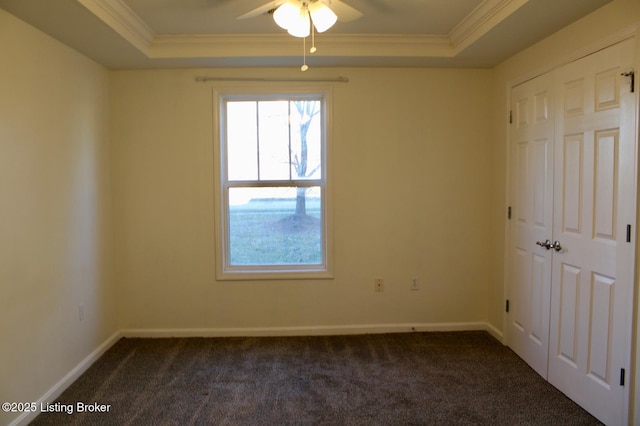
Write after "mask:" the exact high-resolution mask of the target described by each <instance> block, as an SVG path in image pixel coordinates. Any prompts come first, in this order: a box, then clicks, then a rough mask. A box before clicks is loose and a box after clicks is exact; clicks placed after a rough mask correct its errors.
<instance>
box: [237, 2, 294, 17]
mask: <svg viewBox="0 0 640 426" xmlns="http://www.w3.org/2000/svg"><path fill="white" fill-rule="evenodd" d="M284 2H285V0H273V1H270V2H269V3H267V4H263V5H262V6H260V7H257V8H255V9H253V10H250V11H249V12H247V13H245V14H242V15H240V16H238V17H237V18H236V19H249V18H255V17H256V16H260V15H264V14H265V13H267V12H269V11H270V10H272V9H276V8H277V7H278V6H280V5H281V4H282V3H284Z"/></svg>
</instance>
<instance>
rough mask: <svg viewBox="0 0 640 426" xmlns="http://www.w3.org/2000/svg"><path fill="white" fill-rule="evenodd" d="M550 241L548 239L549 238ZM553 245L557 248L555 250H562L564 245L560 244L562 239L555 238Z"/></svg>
mask: <svg viewBox="0 0 640 426" xmlns="http://www.w3.org/2000/svg"><path fill="white" fill-rule="evenodd" d="M547 241H548V240H547ZM551 247H552V248H553V249H554V250H555V251H560V250H562V246H561V245H560V241H558V240H555V241H554V242H553V245H551Z"/></svg>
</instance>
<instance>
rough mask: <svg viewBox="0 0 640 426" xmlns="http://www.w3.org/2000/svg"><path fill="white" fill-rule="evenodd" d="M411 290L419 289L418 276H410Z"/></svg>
mask: <svg viewBox="0 0 640 426" xmlns="http://www.w3.org/2000/svg"><path fill="white" fill-rule="evenodd" d="M411 290H420V278H418V277H413V278H411Z"/></svg>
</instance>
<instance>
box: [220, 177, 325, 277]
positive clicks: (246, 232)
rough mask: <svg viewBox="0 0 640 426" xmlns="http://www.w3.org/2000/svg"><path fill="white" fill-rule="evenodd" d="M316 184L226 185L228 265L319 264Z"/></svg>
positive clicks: (320, 227) (320, 224)
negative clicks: (277, 185)
mask: <svg viewBox="0 0 640 426" xmlns="http://www.w3.org/2000/svg"><path fill="white" fill-rule="evenodd" d="M321 210H322V209H321V197H320V187H311V188H293V187H287V188H284V187H279V188H230V189H229V248H230V256H229V259H230V264H231V265H232V266H237V265H320V264H322V263H323V262H322V261H323V259H322V253H323V251H322V220H321V218H320V217H321Z"/></svg>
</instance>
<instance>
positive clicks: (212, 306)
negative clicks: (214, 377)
mask: <svg viewBox="0 0 640 426" xmlns="http://www.w3.org/2000/svg"><path fill="white" fill-rule="evenodd" d="M199 74H202V75H224V76H244V77H248V76H254V77H264V76H267V77H268V76H274V77H283V76H292V77H298V78H299V77H317V76H320V75H324V76H332V77H335V76H338V75H344V76H346V77H348V78H349V79H350V82H349V83H337V84H335V86H334V111H333V123H334V127H333V137H332V142H331V143H332V150H333V157H332V158H331V159H330V161H332V166H333V168H332V179H333V185H334V186H333V195H334V197H333V198H334V203H333V215H334V233H333V238H334V246H335V253H334V265H335V279H333V280H317V281H314V280H288V281H282V280H281V281H247V282H216V280H215V269H214V238H215V235H214V200H213V179H214V178H213V161H216V160H217V153H214V152H213V131H214V130H213V125H212V123H213V117H212V114H213V106H212V85H211V84H203V83H196V82H194V77H195V76H196V75H199ZM111 88H112V92H111V93H112V98H111V106H112V108H111V114H112V135H113V138H114V144H115V148H114V181H113V182H114V206H115V221H116V223H115V229H116V245H117V250H116V252H117V264H118V272H117V279H118V283H119V294H118V300H119V301H120V324H121V326H122V328H123V329H125V330H127V329H138V330H140V329H143V330H161V329H201V330H203V329H210V330H214V331H216V330H217V331H221V330H225V329H243V330H245V331H246V330H251V329H254V330H255V329H259V328H265V327H266V328H273V329H282V328H286V327H336V326H346V327H355V328H358V327H366V326H369V325H376V326H395V325H398V324H418V325H425V324H431V323H438V324H442V323H483V322H484V321H485V320H486V309H487V288H488V285H489V283H488V273H489V266H488V262H489V260H490V259H491V254H490V253H489V252H490V250H488V249H487V246H486V241H487V240H488V239H489V238H490V232H491V230H490V219H491V218H490V211H491V200H490V198H489V197H488V194H490V193H491V176H492V164H491V162H490V159H491V157H490V140H489V133H490V118H491V115H490V106H491V96H490V90H491V71H488V70H448V69H361V68H359V69H323V70H310V71H309V72H308V73H307V74H304V75H303V74H300V71H297V70H291V69H287V70H285V69H281V70H277V69H261V70H217V71H215V70H163V71H116V72H113V73H112V87H111ZM412 276H419V277H420V278H421V280H422V288H421V289H420V290H419V291H417V292H416V291H411V290H410V284H411V277H412ZM375 277H383V278H384V279H385V291H384V292H383V293H375V292H374V286H373V282H374V278H375Z"/></svg>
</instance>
